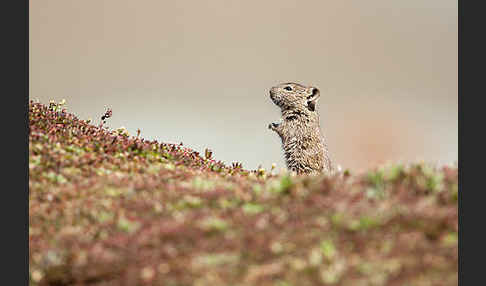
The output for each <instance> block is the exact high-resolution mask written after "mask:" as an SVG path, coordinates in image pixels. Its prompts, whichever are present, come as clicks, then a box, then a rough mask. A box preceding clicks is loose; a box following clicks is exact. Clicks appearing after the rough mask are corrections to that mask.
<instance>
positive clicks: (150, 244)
mask: <svg viewBox="0 0 486 286" xmlns="http://www.w3.org/2000/svg"><path fill="white" fill-rule="evenodd" d="M110 116H111V112H107V114H105V115H104V119H105V120H106V119H108V118H109V117H110ZM108 120H109V119H108ZM29 122H30V133H29V189H30V190H29V264H30V268H29V271H30V284H31V285H71V284H75V285H172V286H182V285H201V286H202V285H211V286H217V285H275V286H290V285H293V286H297V285H299V286H301V285H457V283H458V274H457V267H458V246H457V240H458V236H457V233H458V210H457V199H458V170H457V167H450V166H444V167H441V168H435V167H432V166H429V165H426V164H423V163H417V164H411V165H406V166H405V165H394V166H383V167H380V168H376V169H373V170H369V171H368V172H366V173H362V174H353V173H350V172H349V171H345V172H342V173H339V174H336V175H333V176H325V175H323V176H319V177H306V176H292V175H289V174H287V173H281V174H273V173H272V171H271V170H263V169H260V170H246V169H244V168H243V166H241V165H240V164H237V163H233V164H232V165H231V166H228V165H225V164H223V163H222V162H220V161H217V160H216V159H214V158H213V157H217V156H216V155H213V154H211V151H210V150H206V151H205V152H204V154H200V153H198V152H196V151H194V150H191V149H189V148H185V147H184V146H182V145H172V144H164V143H160V142H157V141H148V140H144V139H143V138H140V136H139V134H138V135H136V136H130V135H128V133H127V132H126V130H123V129H119V130H110V129H109V128H106V127H104V126H103V125H102V124H100V125H94V124H93V123H90V122H87V121H86V120H82V119H79V118H77V117H76V116H75V115H73V114H70V113H68V112H67V111H66V110H65V109H64V107H63V105H62V103H61V104H59V103H51V104H50V105H49V106H46V105H43V104H40V103H34V102H32V101H31V102H30V104H29ZM188 132H190V131H188ZM160 137H161V138H163V137H164V134H163V130H161V135H160Z"/></svg>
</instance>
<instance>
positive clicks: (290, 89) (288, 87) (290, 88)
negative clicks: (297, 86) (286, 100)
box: [284, 85, 292, 91]
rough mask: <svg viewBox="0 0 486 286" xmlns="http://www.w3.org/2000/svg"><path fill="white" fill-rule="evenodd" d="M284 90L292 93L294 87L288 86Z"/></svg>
mask: <svg viewBox="0 0 486 286" xmlns="http://www.w3.org/2000/svg"><path fill="white" fill-rule="evenodd" d="M284 89H285V90H288V91H292V87H291V86H290V85H287V86H286V87H284Z"/></svg>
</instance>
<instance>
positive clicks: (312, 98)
mask: <svg viewBox="0 0 486 286" xmlns="http://www.w3.org/2000/svg"><path fill="white" fill-rule="evenodd" d="M309 91H310V94H309V95H308V96H307V107H308V108H309V110H310V111H314V110H316V102H317V100H318V99H319V97H320V96H321V92H320V91H319V89H317V88H316V87H311V88H309Z"/></svg>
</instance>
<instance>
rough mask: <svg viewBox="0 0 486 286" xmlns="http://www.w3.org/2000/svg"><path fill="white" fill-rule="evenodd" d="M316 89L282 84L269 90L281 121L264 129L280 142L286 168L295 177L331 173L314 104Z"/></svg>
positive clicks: (318, 94)
mask: <svg viewBox="0 0 486 286" xmlns="http://www.w3.org/2000/svg"><path fill="white" fill-rule="evenodd" d="M319 96H320V92H319V89H317V88H315V87H312V86H309V87H306V86H303V85H300V84H297V83H282V84H280V85H277V86H274V87H272V88H271V89H270V98H271V99H272V101H273V102H274V103H275V104H276V105H277V106H278V107H280V109H281V112H282V118H281V119H280V121H279V122H278V123H271V124H269V125H268V128H269V129H271V130H273V131H275V132H277V134H278V135H279V136H280V139H282V147H283V150H284V153H285V161H286V164H287V168H288V169H289V170H291V171H295V172H296V173H297V174H319V173H321V172H326V173H330V172H332V169H333V168H332V166H331V159H330V157H329V152H328V149H327V144H326V141H325V140H324V138H323V137H322V136H321V132H320V125H319V114H318V113H317V110H316V103H317V100H318V99H319Z"/></svg>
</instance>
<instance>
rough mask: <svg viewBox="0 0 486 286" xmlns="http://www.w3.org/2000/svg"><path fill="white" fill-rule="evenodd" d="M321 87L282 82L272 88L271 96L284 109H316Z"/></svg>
mask: <svg viewBox="0 0 486 286" xmlns="http://www.w3.org/2000/svg"><path fill="white" fill-rule="evenodd" d="M319 96H320V92H319V89H317V88H315V87H312V86H303V85H301V84H298V83H292V82H289V83H282V84H279V85H277V86H274V87H272V88H271V89H270V98H271V99H272V101H273V103H275V104H276V105H277V106H278V107H280V108H281V109H282V110H290V109H302V108H306V109H307V110H309V111H315V109H316V103H317V100H318V99H319Z"/></svg>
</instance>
